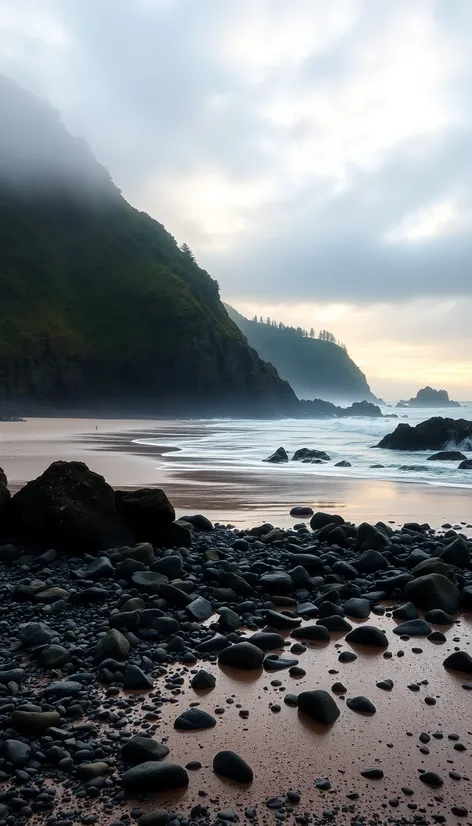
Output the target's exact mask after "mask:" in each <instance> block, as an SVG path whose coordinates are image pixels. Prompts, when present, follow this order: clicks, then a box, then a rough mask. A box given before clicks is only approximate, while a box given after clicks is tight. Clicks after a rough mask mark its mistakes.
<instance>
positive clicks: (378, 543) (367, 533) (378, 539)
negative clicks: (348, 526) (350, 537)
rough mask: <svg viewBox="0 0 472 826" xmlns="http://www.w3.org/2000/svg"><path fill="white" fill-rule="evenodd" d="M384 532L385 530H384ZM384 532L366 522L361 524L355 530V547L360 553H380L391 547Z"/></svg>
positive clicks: (388, 538)
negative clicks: (356, 546)
mask: <svg viewBox="0 0 472 826" xmlns="http://www.w3.org/2000/svg"><path fill="white" fill-rule="evenodd" d="M385 530H386V529H385ZM385 530H381V528H379V527H377V526H376V525H370V524H369V523H368V522H362V523H361V524H360V525H359V527H358V529H357V545H358V548H359V550H360V551H380V550H382V549H383V548H387V547H388V546H389V545H391V544H392V543H391V540H390V537H389V536H387V534H386V533H385Z"/></svg>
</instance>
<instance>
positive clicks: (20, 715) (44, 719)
mask: <svg viewBox="0 0 472 826" xmlns="http://www.w3.org/2000/svg"><path fill="white" fill-rule="evenodd" d="M60 719H61V716H60V714H59V712H58V711H23V710H22V709H16V711H14V712H13V714H12V715H11V724H12V726H13V728H15V729H16V730H17V731H20V732H21V733H22V734H24V735H26V736H28V737H35V736H36V735H38V734H43V733H44V732H45V731H47V730H48V729H49V728H52V727H53V726H58V725H59V722H60Z"/></svg>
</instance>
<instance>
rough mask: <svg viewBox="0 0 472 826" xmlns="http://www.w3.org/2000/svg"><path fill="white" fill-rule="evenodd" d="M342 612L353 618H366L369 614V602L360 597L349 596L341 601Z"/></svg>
mask: <svg viewBox="0 0 472 826" xmlns="http://www.w3.org/2000/svg"><path fill="white" fill-rule="evenodd" d="M343 608H344V613H345V614H346V615H347V616H348V617H354V619H367V617H368V616H370V602H369V600H368V599H362V598H361V597H351V599H348V600H346V602H343Z"/></svg>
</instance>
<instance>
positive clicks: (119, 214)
mask: <svg viewBox="0 0 472 826" xmlns="http://www.w3.org/2000/svg"><path fill="white" fill-rule="evenodd" d="M0 111H2V129H1V130H0V394H1V398H2V399H9V400H15V399H18V400H28V401H32V402H38V403H47V404H56V405H69V406H70V405H72V404H73V405H79V404H94V403H97V404H107V405H110V404H111V403H119V404H127V405H128V406H132V405H133V404H137V403H140V402H144V403H149V405H150V406H151V407H152V409H153V410H154V411H155V412H159V411H163V412H173V411H175V412H186V413H193V412H195V413H202V412H207V413H211V412H214V413H221V412H225V411H226V412H235V413H247V414H252V413H260V414H267V413H274V414H277V413H283V412H289V411H290V410H291V409H292V407H293V406H294V405H296V397H295V395H294V393H293V391H292V389H291V388H290V386H289V385H288V384H287V382H285V381H282V380H281V379H280V377H279V376H278V374H277V372H276V370H275V369H274V368H273V367H272V366H271V365H270V364H266V363H264V362H263V361H261V359H260V358H259V356H258V355H257V353H256V352H255V351H254V350H252V349H251V348H250V347H249V346H248V344H247V342H246V340H245V338H244V337H243V335H242V334H241V332H240V331H239V329H238V328H237V326H236V325H235V324H234V323H233V322H232V321H231V320H230V319H229V317H228V315H227V313H226V311H225V309H224V307H223V304H222V303H221V301H220V298H219V292H218V285H217V283H216V282H215V281H214V280H213V279H212V278H211V277H210V276H209V275H208V273H206V272H205V271H204V270H202V269H200V267H198V265H197V264H196V263H195V261H193V260H192V258H191V257H189V256H188V255H187V254H185V253H183V252H181V250H180V249H179V248H178V246H177V244H176V242H175V240H174V239H173V238H172V236H171V235H170V234H169V233H168V232H167V231H166V230H165V229H164V227H163V226H162V225H161V224H159V223H158V222H157V221H154V220H153V219H152V218H150V217H149V216H148V215H146V214H144V213H142V212H139V211H138V210H136V209H134V208H133V207H132V206H130V204H128V203H127V202H126V201H125V200H124V198H123V197H122V196H121V194H120V192H119V190H118V189H117V188H116V187H115V186H114V184H113V182H112V181H111V179H110V177H109V175H108V173H107V172H106V170H105V169H104V168H103V167H102V166H100V165H99V164H98V163H97V162H96V160H95V159H94V158H93V156H92V155H91V153H90V151H89V150H88V148H87V146H86V144H85V143H84V142H83V141H81V140H80V139H76V138H73V137H72V136H71V135H69V133H68V132H67V130H66V129H65V127H64V126H63V125H62V123H61V121H60V120H59V118H58V116H57V115H56V113H55V112H54V111H53V110H51V109H50V107H48V106H47V105H45V104H44V103H42V102H41V101H39V100H38V99H37V98H35V97H34V96H33V95H31V94H29V93H28V92H25V91H24V90H22V89H20V88H19V87H18V86H16V85H15V84H13V83H12V82H11V81H9V80H7V79H5V78H0Z"/></svg>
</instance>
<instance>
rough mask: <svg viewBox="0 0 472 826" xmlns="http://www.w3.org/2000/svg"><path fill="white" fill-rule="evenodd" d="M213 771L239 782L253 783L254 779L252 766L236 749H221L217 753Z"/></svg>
mask: <svg viewBox="0 0 472 826" xmlns="http://www.w3.org/2000/svg"><path fill="white" fill-rule="evenodd" d="M213 771H214V772H216V774H221V776H222V777H228V778H229V780H235V781H236V782H237V783H251V782H252V780H253V779H254V773H253V771H252V769H251V767H250V766H249V765H248V764H247V763H246V761H245V760H243V758H242V757H240V756H239V754H236V752H234V751H219V752H218V754H215V756H214V758H213Z"/></svg>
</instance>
